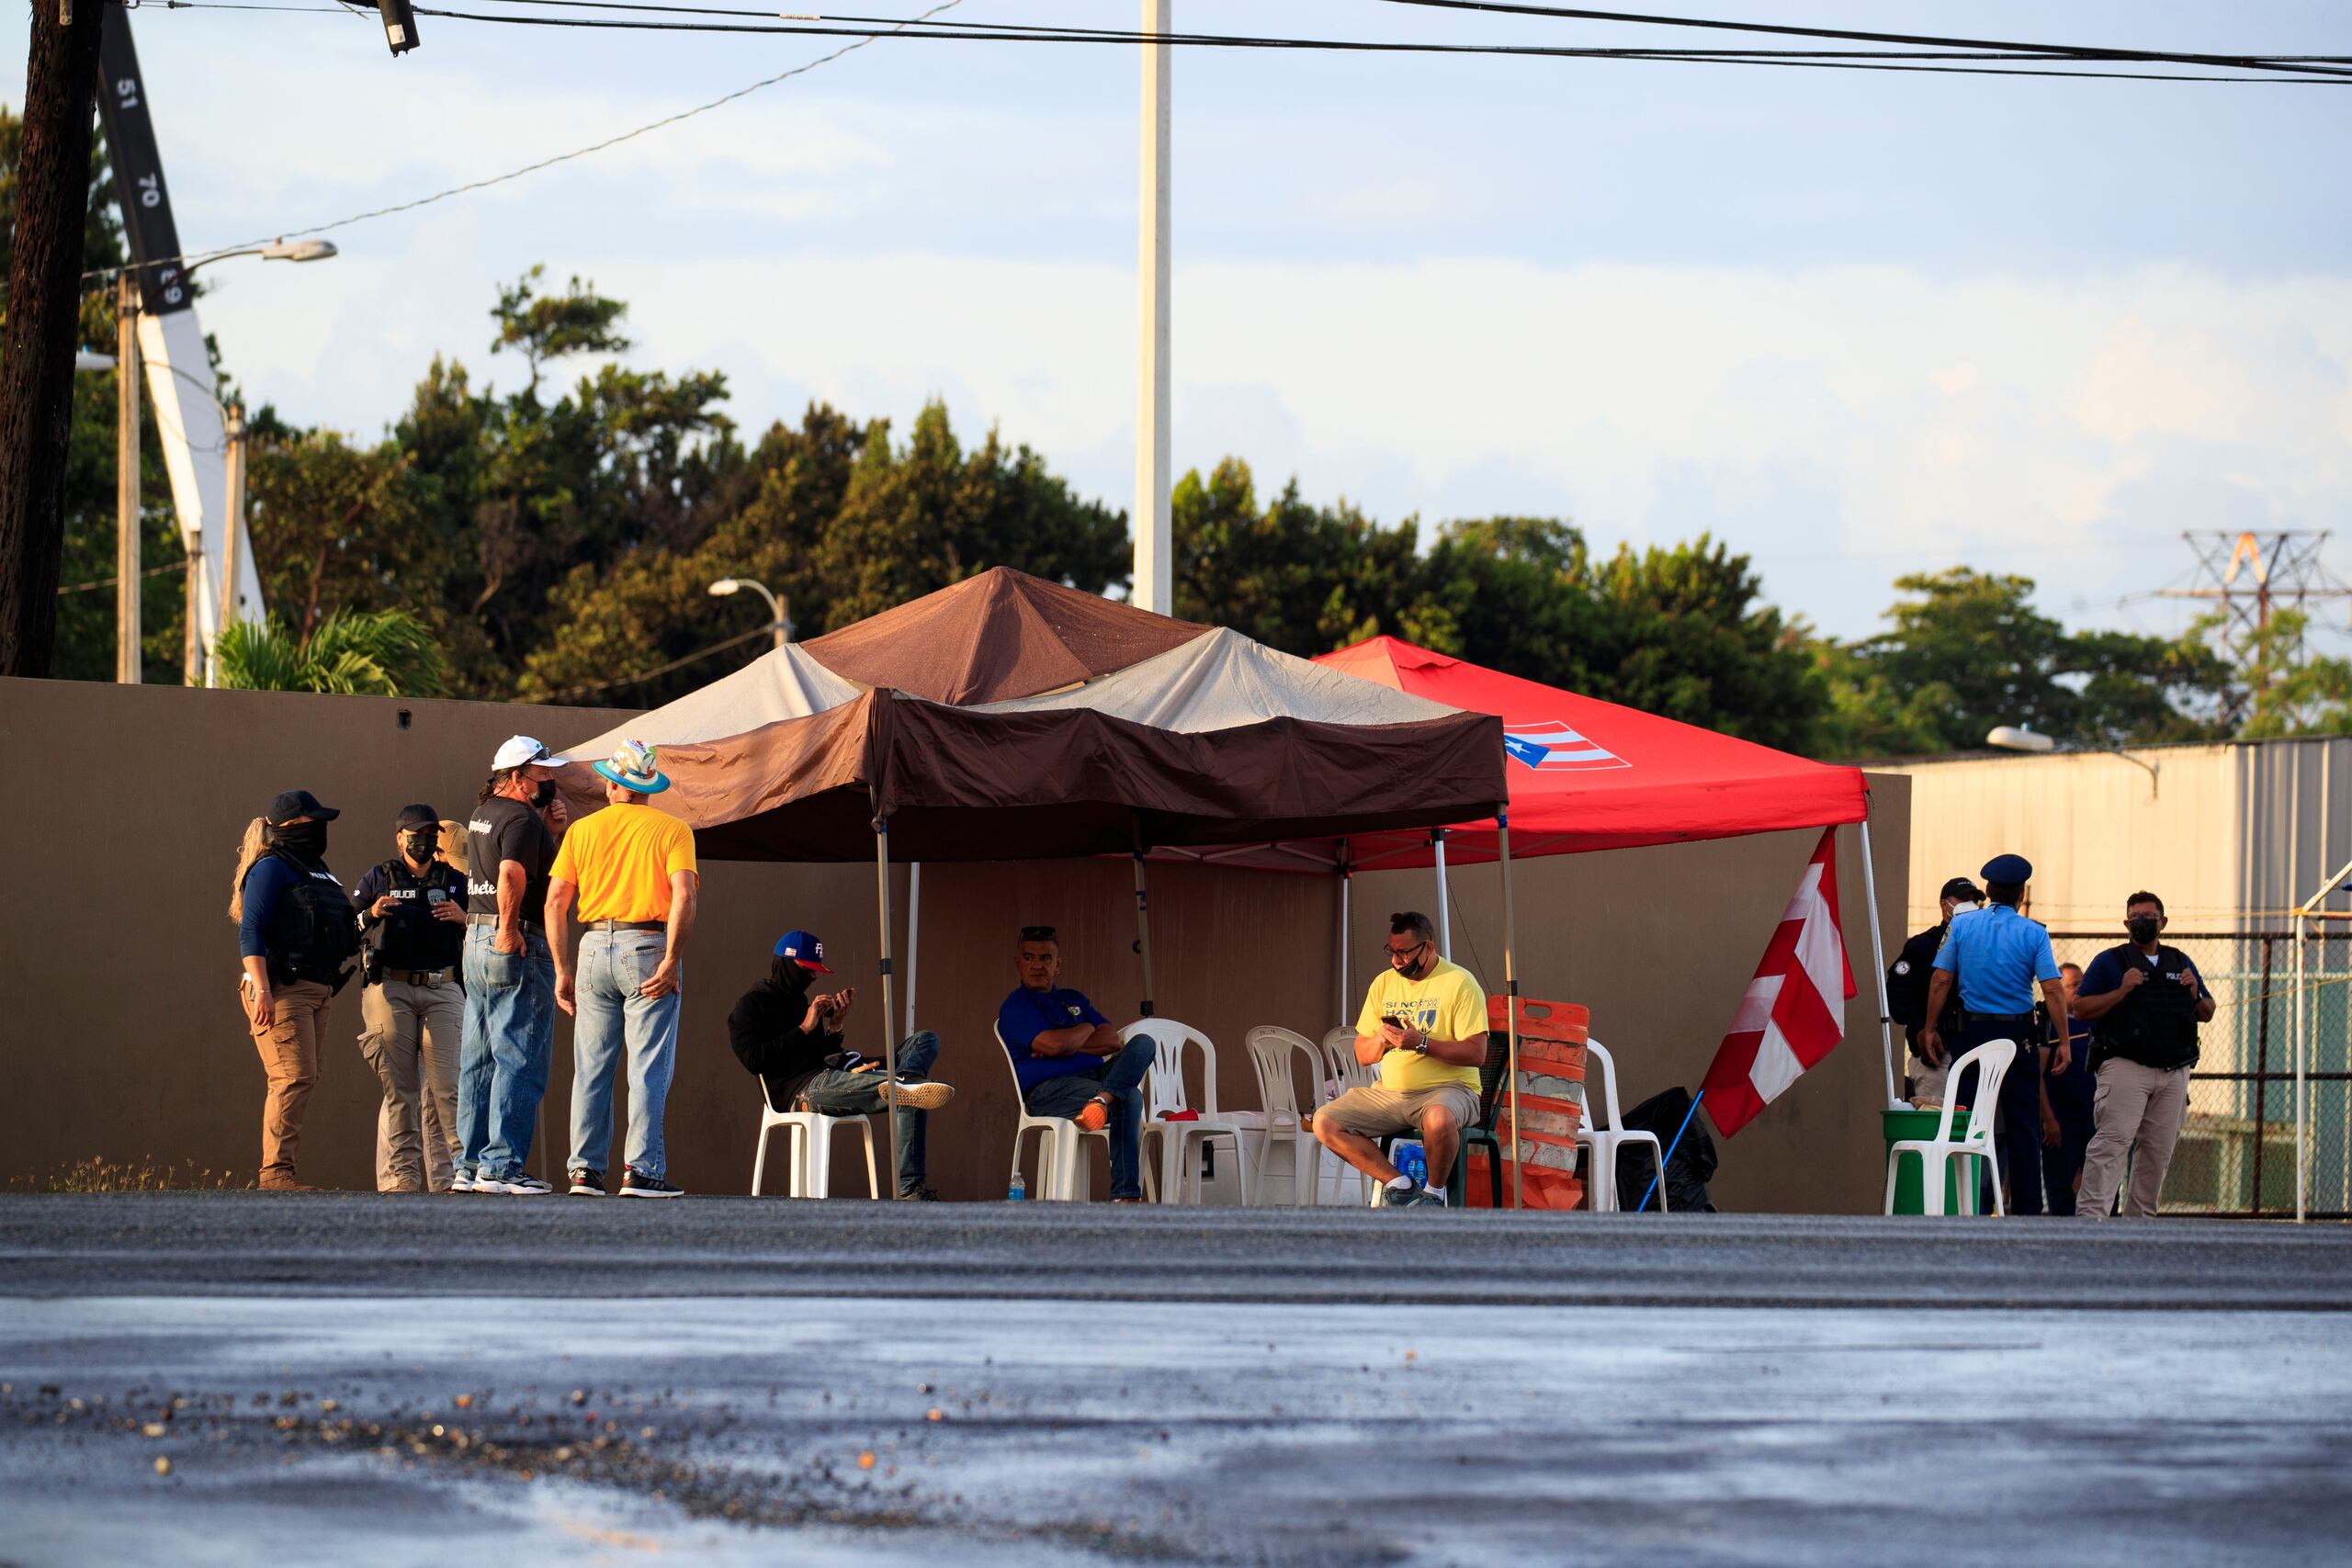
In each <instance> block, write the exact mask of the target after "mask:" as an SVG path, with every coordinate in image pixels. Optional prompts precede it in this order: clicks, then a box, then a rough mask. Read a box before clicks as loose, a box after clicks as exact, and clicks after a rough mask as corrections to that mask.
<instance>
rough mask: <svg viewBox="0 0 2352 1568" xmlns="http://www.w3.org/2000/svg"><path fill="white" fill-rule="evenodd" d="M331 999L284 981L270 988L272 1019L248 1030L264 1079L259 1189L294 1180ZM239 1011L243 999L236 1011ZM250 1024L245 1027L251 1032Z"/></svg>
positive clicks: (310, 985)
mask: <svg viewBox="0 0 2352 1568" xmlns="http://www.w3.org/2000/svg"><path fill="white" fill-rule="evenodd" d="M333 1000H334V992H333V991H331V990H329V989H328V988H327V987H324V986H322V985H320V984H319V983H318V982H317V981H315V980H289V981H288V982H287V983H286V984H285V985H283V986H273V987H270V1001H271V1003H272V1008H271V1019H270V1022H269V1023H268V1025H267V1026H266V1027H265V1028H261V1029H254V1030H253V1037H254V1049H255V1050H256V1051H258V1052H260V1053H261V1070H262V1071H263V1072H264V1073H265V1074H266V1075H267V1076H268V1078H269V1094H268V1098H266V1100H263V1101H262V1111H261V1184H262V1185H263V1186H264V1187H282V1186H285V1185H287V1184H288V1183H290V1182H293V1181H296V1180H299V1178H298V1177H297V1176H296V1175H295V1174H294V1158H295V1155H296V1152H297V1151H298V1150H299V1149H300V1146H301V1143H302V1116H303V1113H304V1112H305V1111H308V1110H309V1109H310V1105H311V1089H315V1088H316V1087H317V1086H318V1082H319V1031H320V1029H321V1028H322V1026H323V1025H324V1024H325V1022H326V1016H327V1004H328V1003H329V1002H332V1001H333ZM243 1005H244V1000H243V994H242V991H241V994H240V996H239V998H238V1006H240V1007H243ZM246 1027H247V1028H248V1029H252V1019H251V1018H250V1017H248V1018H247V1020H246Z"/></svg>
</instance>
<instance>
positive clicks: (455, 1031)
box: [352, 806, 466, 1192]
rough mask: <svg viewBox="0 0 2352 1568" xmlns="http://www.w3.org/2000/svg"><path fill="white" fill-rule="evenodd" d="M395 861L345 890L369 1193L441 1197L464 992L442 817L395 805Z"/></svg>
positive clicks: (449, 1164)
mask: <svg viewBox="0 0 2352 1568" xmlns="http://www.w3.org/2000/svg"><path fill="white" fill-rule="evenodd" d="M392 842H393V845H394V847H395V848H396V849H397V851H398V852H397V853H395V854H394V855H393V856H392V858H391V859H390V860H388V861H386V862H384V863H382V864H380V865H376V866H371V867H369V868H368V874H367V875H365V876H363V877H361V878H360V879H359V886H357V887H356V888H355V889H354V890H353V893H352V897H353V901H354V902H356V904H357V905H358V906H359V937H360V945H361V949H362V951H363V952H364V953H366V956H367V961H366V963H365V964H362V965H361V968H360V979H361V982H362V985H361V988H360V992H359V1019H360V1023H361V1025H362V1032H361V1033H360V1036H359V1052H360V1055H364V1056H366V1057H367V1058H368V1066H371V1067H373V1068H375V1069H376V1077H377V1080H378V1081H379V1082H380V1083H381V1084H382V1085H383V1086H384V1101H383V1104H382V1106H381V1107H380V1108H379V1110H378V1111H377V1113H376V1190H377V1191H379V1192H424V1191H427V1190H430V1191H434V1192H447V1190H449V1175H450V1171H451V1170H452V1168H454V1166H455V1164H456V1161H457V1156H458V1045H459V1043H460V1041H461V1040H462V1038H463V1035H464V1033H465V1016H466V992H465V987H462V986H461V985H459V984H458V966H459V964H460V963H461V961H462V960H463V958H464V954H465V945H466V878H465V875H464V874H463V873H461V872H459V871H458V868H457V867H456V866H453V865H451V864H450V863H448V862H447V861H446V860H444V859H442V858H441V814H440V813H439V812H437V811H435V810H434V809H433V807H430V806H403V807H401V812H400V816H399V817H397V818H394V819H393V823H392Z"/></svg>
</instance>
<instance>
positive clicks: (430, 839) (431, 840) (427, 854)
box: [401, 832, 441, 863]
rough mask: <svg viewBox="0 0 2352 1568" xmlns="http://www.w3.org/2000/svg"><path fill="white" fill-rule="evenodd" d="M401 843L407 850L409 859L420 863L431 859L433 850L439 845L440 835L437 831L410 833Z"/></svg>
mask: <svg viewBox="0 0 2352 1568" xmlns="http://www.w3.org/2000/svg"><path fill="white" fill-rule="evenodd" d="M401 845H402V847H404V848H405V849H406V850H407V851H408V858H409V859H411V860H413V861H416V862H419V863H422V862H424V861H429V860H431V859H432V858H433V855H434V852H435V851H436V850H438V849H439V848H440V847H441V835H440V834H439V833H437V832H434V833H411V834H410V835H408V837H406V838H405V839H402V840H401Z"/></svg>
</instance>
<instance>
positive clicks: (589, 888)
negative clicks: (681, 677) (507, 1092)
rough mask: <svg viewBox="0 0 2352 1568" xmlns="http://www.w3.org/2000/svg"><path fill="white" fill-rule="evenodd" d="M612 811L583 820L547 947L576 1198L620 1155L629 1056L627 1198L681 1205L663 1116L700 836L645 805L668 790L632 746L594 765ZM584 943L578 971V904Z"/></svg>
mask: <svg viewBox="0 0 2352 1568" xmlns="http://www.w3.org/2000/svg"><path fill="white" fill-rule="evenodd" d="M594 768H595V770H596V775H597V776H598V777H599V778H601V779H603V780H604V781H605V803H606V804H605V808H604V809H603V810H601V811H596V812H592V813H590V814H589V815H588V816H586V817H583V818H581V819H580V825H579V826H578V827H576V828H574V829H572V830H571V832H570V833H569V834H568V835H566V836H565V838H564V840H563V848H561V849H560V850H558V851H557V852H556V856H555V868H554V869H553V870H552V871H551V872H549V873H548V902H547V912H548V940H549V942H550V943H551V944H552V951H553V952H554V953H555V1001H556V1006H558V1007H560V1008H561V1009H562V1010H564V1011H566V1012H568V1013H572V1014H574V1015H575V1016H576V1017H577V1018H578V1019H579V1024H578V1026H577V1027H576V1028H574V1029H573V1031H572V1032H571V1051H572V1074H571V1160H570V1161H569V1164H570V1166H571V1191H572V1195H573V1196H574V1197H582V1198H602V1197H603V1196H604V1195H605V1159H606V1156H609V1155H610V1154H611V1153H612V1150H613V1078H614V1076H615V1074H616V1071H617V1070H618V1068H619V1066H620V1059H621V1055H622V1052H623V1049H624V1048H626V1049H627V1052H628V1168H627V1170H626V1171H625V1172H624V1173H623V1176H622V1179H621V1189H620V1191H621V1196H622V1197H624V1198H676V1197H680V1196H682V1195H683V1194H682V1193H681V1191H680V1190H679V1189H678V1188H676V1187H673V1186H672V1185H671V1184H670V1182H669V1180H668V1179H667V1173H666V1170H665V1164H666V1161H665V1158H664V1153H663V1150H662V1108H663V1106H664V1105H665V1103H666V1102H667V1101H668V1099H669V1095H670V1075H671V1073H672V1071H673V1069H674V1068H675V1066H676V1064H677V1055H678V1010H679V1007H680V1004H681V1003H682V1002H683V1000H684V977H683V976H682V975H681V973H680V969H679V964H680V963H681V961H682V960H683V959H684V955H685V948H686V937H687V935H688V934H689V933H690V932H692V931H693V930H694V929H695V904H696V902H697V900H698V897H699V894H700V888H701V881H700V875H699V874H698V873H697V872H696V871H695V835H694V829H691V828H689V827H687V826H686V825H685V824H684V822H682V821H680V820H679V819H678V818H675V817H673V816H671V815H670V814H669V813H668V812H665V811H660V810H656V809H655V808H654V807H651V806H650V805H648V804H647V801H648V800H649V798H650V797H651V796H653V795H659V794H661V793H662V791H663V790H665V789H668V788H669V787H670V780H669V777H668V775H667V774H665V773H662V770H661V769H660V768H658V767H656V766H655V765H654V761H653V748H652V747H650V746H647V745H643V744H640V743H639V742H638V741H635V740H624V741H622V742H621V743H620V745H619V747H618V748H617V749H616V750H614V752H613V754H612V755H611V756H610V757H607V758H605V760H603V761H599V762H596V763H594ZM574 897H577V898H578V899H579V900H580V919H582V922H584V923H585V924H586V926H587V928H588V929H587V931H585V932H584V933H582V936H581V938H580V965H579V968H578V969H577V970H576V971H575V970H574V969H573V967H572V965H571V940H570V937H571V932H570V930H569V929H568V928H569V926H570V923H571V902H572V899H573V898H574Z"/></svg>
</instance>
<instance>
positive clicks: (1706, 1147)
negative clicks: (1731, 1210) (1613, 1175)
mask: <svg viewBox="0 0 2352 1568" xmlns="http://www.w3.org/2000/svg"><path fill="white" fill-rule="evenodd" d="M1690 1114H1691V1091H1690V1090H1689V1089H1668V1090H1667V1091H1666V1092H1665V1093H1663V1094H1654V1095H1652V1096H1650V1097H1649V1098H1648V1099H1647V1100H1644V1101H1642V1102H1641V1103H1640V1104H1639V1105H1636V1106H1635V1107H1634V1109H1632V1110H1631V1111H1626V1112H1625V1113H1624V1122H1625V1128H1626V1130H1627V1131H1628V1132H1640V1133H1655V1134H1657V1142H1658V1146H1659V1147H1660V1148H1668V1147H1671V1148H1672V1149H1673V1150H1674V1153H1673V1155H1672V1156H1671V1157H1669V1158H1668V1160H1667V1162H1666V1199H1667V1204H1668V1213H1676V1214H1684V1213H1689V1214H1712V1213H1714V1212H1715V1201H1714V1200H1713V1198H1711V1197H1709V1196H1708V1195H1707V1181H1708V1179H1709V1178H1710V1177H1712V1176H1713V1175H1714V1174H1715V1141H1714V1139H1713V1138H1711V1137H1709V1136H1708V1135H1707V1127H1706V1123H1705V1122H1703V1121H1702V1120H1701V1119H1700V1118H1698V1117H1696V1116H1691V1125H1690V1126H1689V1127H1687V1128H1684V1129H1683V1133H1682V1142H1681V1143H1679V1144H1677V1143H1675V1141H1674V1131H1675V1129H1676V1128H1678V1127H1681V1126H1682V1119H1683V1118H1684V1117H1685V1116H1689V1115H1690ZM1656 1173H1657V1160H1656V1159H1655V1158H1654V1157H1652V1156H1651V1154H1650V1146H1649V1145H1647V1144H1625V1145H1621V1146H1620V1147H1619V1148H1618V1150H1617V1191H1618V1193H1619V1195H1620V1201H1622V1202H1623V1204H1624V1206H1625V1208H1626V1209H1627V1210H1628V1211H1631V1210H1632V1209H1633V1207H1634V1205H1635V1204H1637V1203H1639V1202H1640V1201H1642V1194H1643V1193H1645V1192H1647V1191H1648V1190H1650V1179H1651V1178H1652V1177H1653V1176H1654V1175H1655V1174H1656ZM1657 1209H1658V1203H1657V1198H1655V1197H1653V1198H1651V1199H1650V1206H1649V1210H1648V1212H1649V1213H1653V1214H1654V1213H1657Z"/></svg>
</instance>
